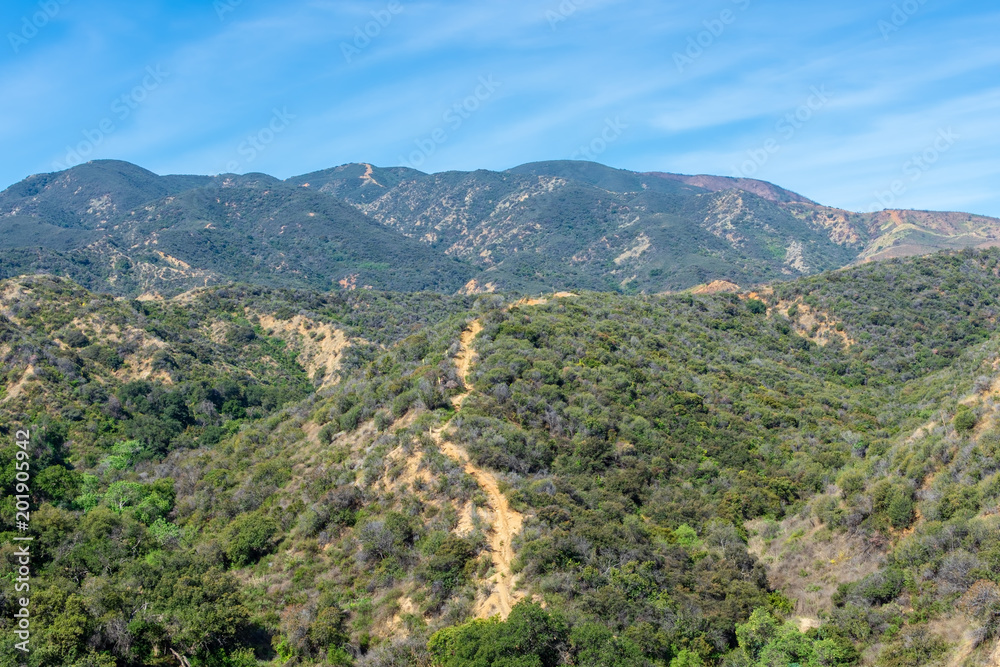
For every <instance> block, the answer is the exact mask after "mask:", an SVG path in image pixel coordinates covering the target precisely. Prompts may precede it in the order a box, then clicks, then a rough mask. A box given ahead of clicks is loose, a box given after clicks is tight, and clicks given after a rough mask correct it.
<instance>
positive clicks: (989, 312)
mask: <svg viewBox="0 0 1000 667" xmlns="http://www.w3.org/2000/svg"><path fill="white" fill-rule="evenodd" d="M237 192H238V193H241V194H240V196H245V197H250V196H251V195H250V194H247V193H249V192H255V190H253V188H247V189H245V190H243V191H239V190H238V191H237ZM229 201H234V202H242V201H243V200H240V199H238V198H236V197H232V198H231V199H229ZM211 203H212V202H211V201H210V200H203V201H202V202H200V203H199V205H201V206H211ZM216 204H218V202H216ZM243 205H244V204H243V203H239V204H238V206H243ZM166 210H168V209H164V211H166ZM183 210H185V211H186V210H192V207H190V206H184V207H183ZM147 222H148V221H147ZM174 227H176V224H172V225H171V228H174ZM161 242H163V241H161ZM998 274H1000V251H997V250H990V251H984V252H972V251H963V252H959V253H945V254H939V255H934V256H930V257H926V258H920V259H908V260H891V261H888V262H882V263H874V264H866V265H863V266H859V267H855V268H850V269H846V270H842V271H837V272H832V273H824V274H821V275H817V276H814V277H809V278H804V279H799V280H793V281H790V282H785V283H780V284H777V285H774V286H773V287H771V288H766V289H760V290H758V291H757V292H756V293H754V294H749V293H743V294H714V295H713V294H708V295H695V294H691V293H679V294H674V295H663V296H644V295H621V294H607V293H596V292H583V291H581V292H577V293H574V294H570V293H563V294H558V295H550V296H545V297H540V298H536V299H524V298H522V297H520V296H516V295H509V294H493V295H480V296H459V297H456V296H443V295H440V294H433V293H399V292H382V291H378V290H361V289H359V290H356V291H334V292H313V291H307V290H288V289H275V288H268V287H261V286H223V287H213V288H207V289H202V290H197V291H194V292H189V293H186V294H184V295H182V296H181V297H179V298H175V299H169V300H164V301H143V302H139V301H131V300H124V299H115V298H112V297H110V296H102V295H100V294H96V293H93V292H88V291H86V290H84V289H82V288H80V287H79V286H77V285H75V284H74V283H72V282H70V281H68V280H65V279H62V278H54V277H49V276H37V277H22V278H16V279H11V280H7V281H4V282H2V283H0V357H2V358H3V369H4V378H3V383H2V393H0V415H2V419H0V425H2V429H3V431H4V435H5V444H4V457H3V461H5V462H7V463H5V467H4V468H3V475H4V476H3V480H2V484H3V485H4V501H3V502H4V503H5V507H6V510H5V511H6V512H7V515H10V516H13V513H14V500H15V499H14V493H15V487H14V484H15V481H16V480H15V476H14V475H15V468H14V461H15V460H16V459H15V450H16V449H17V445H16V444H15V439H14V437H13V436H14V432H15V431H16V430H17V429H20V428H23V427H30V428H31V429H32V439H31V441H32V445H31V466H32V482H31V485H32V499H31V502H32V505H33V511H32V514H31V522H30V535H31V536H33V537H34V538H35V542H34V544H33V550H34V553H35V554H36V555H35V558H36V560H35V561H34V562H33V566H32V567H33V568H34V569H33V579H32V614H33V616H32V618H33V621H32V623H33V625H32V627H33V631H34V633H35V634H33V637H32V641H33V642H34V643H33V647H34V650H33V653H32V654H31V656H30V660H29V661H28V664H30V665H32V666H33V667H35V666H41V665H46V666H47V665H80V666H82V665H121V666H125V665H129V666H131V665H153V666H158V665H176V664H178V663H182V664H183V663H184V661H188V663H189V664H191V665H240V666H245V665H255V664H259V662H258V661H263V662H264V664H274V665H278V664H300V665H358V666H390V665H448V666H451V665H560V664H574V665H595V666H596V665H626V666H627V665H669V666H671V667H678V666H685V665H728V666H735V665H753V666H756V665H788V664H800V665H879V666H883V667H890V666H891V667H896V666H903V665H914V666H916V665H932V664H949V663H950V664H966V665H987V664H992V663H991V660H993V658H992V657H991V655H992V654H993V653H994V649H995V648H996V645H997V628H998V627H1000V624H998V622H997V619H998V618H1000V612H998V611H997V610H998V609H1000V586H998V584H1000V559H998V558H997V554H998V553H1000V537H998V535H1000V533H998V532H997V530H996V527H997V526H996V521H997V519H996V516H997V511H998V507H1000V504H998V498H1000V484H998V479H1000V478H998V473H1000V464H998V463H997V460H998V459H997V447H996V444H997V442H1000V436H998V434H1000V425H998V423H997V421H996V413H995V401H996V396H997V391H1000V384H998V383H997V381H996V378H997V376H998V370H997V369H998V368H1000V361H998V360H1000V344H998V342H997V341H998V339H997V326H998V325H997V319H996V316H997V313H998V312H1000V278H998ZM7 530H8V531H10V530H11V528H10V527H9V524H8V528H7ZM12 536H13V534H12V533H10V532H8V533H7V534H5V535H4V538H5V539H4V540H3V544H5V545H8V546H4V547H2V548H0V552H2V557H3V559H4V560H5V561H6V563H7V565H6V566H5V567H6V570H7V571H13V570H12V569H13V567H14V564H15V562H16V557H15V556H14V547H13V546H9V545H11V544H12V542H11V540H10V539H9V538H11V537H12ZM13 586H14V581H12V579H11V578H10V577H8V578H4V579H3V580H2V583H0V592H2V596H0V604H2V605H3V606H4V614H3V615H2V617H3V619H5V620H4V621H3V623H5V624H7V626H6V627H5V628H4V639H3V644H2V645H0V664H11V665H15V664H20V663H21V662H22V661H21V658H20V656H17V655H16V654H15V653H14V649H13V646H12V639H11V637H12V635H11V633H10V622H11V621H10V618H11V617H12V614H13V611H14V608H15V607H14V604H15V603H14V599H15V598H16V594H15V592H14V589H13Z"/></svg>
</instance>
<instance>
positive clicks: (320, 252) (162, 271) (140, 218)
mask: <svg viewBox="0 0 1000 667" xmlns="http://www.w3.org/2000/svg"><path fill="white" fill-rule="evenodd" d="M36 181H37V182H36ZM193 185H194V186H197V187H192V186H193ZM74 188H75V189H74ZM166 192H172V194H169V195H168V196H163V194H164V193H166ZM31 193H34V194H32V195H31V198H30V203H27V204H26V203H24V201H25V200H24V199H23V197H26V196H27V195H29V194H31ZM73 193H77V194H73ZM100 193H104V194H100ZM18 195H20V196H22V199H19V200H17V201H16V202H15V203H11V202H13V201H14V200H15V199H16V196H18ZM3 196H4V197H5V198H6V199H7V200H9V201H8V205H9V206H12V207H13V208H11V209H10V210H11V211H13V212H16V215H13V216H8V217H5V218H0V240H2V241H3V243H4V246H3V247H4V256H3V262H2V264H0V275H2V276H4V277H12V276H16V275H19V274H20V273H28V272H36V271H46V272H50V273H58V274H63V275H67V276H69V277H71V278H73V279H75V280H78V281H79V282H81V283H82V284H84V285H86V286H88V287H91V288H94V289H102V288H104V289H106V288H108V287H110V289H111V291H112V292H114V293H116V294H127V295H131V296H137V295H139V294H143V293H162V294H167V295H170V294H177V293H179V292H182V291H185V290H188V289H191V288H194V287H204V286H207V285H211V284H218V283H223V282H230V281H234V280H240V281H246V282H251V283H257V284H263V285H273V286H285V287H313V288H319V289H335V288H337V287H338V286H341V287H343V288H345V289H354V288H363V287H369V288H373V287H374V288H381V289H388V288H391V287H395V288H397V289H404V290H414V291H416V290H426V289H433V290H439V291H443V292H454V291H456V290H458V289H459V288H460V287H461V286H462V285H463V284H464V283H465V282H467V281H468V280H469V278H470V277H471V275H472V269H471V267H467V266H465V265H463V263H462V262H461V261H459V260H455V259H449V258H447V257H444V256H443V255H441V254H440V253H437V252H435V251H434V250H433V249H430V248H427V247H426V246H424V245H422V244H420V243H418V242H416V241H412V240H410V239H407V238H405V237H404V236H401V235H398V234H395V233H393V232H392V231H391V230H388V229H386V228H385V227H384V226H382V225H379V224H377V223H374V222H373V221H371V220H369V219H368V218H366V217H365V216H363V215H361V214H360V213H359V212H358V211H356V210H355V209H354V208H353V207H351V206H349V205H347V204H345V203H343V202H341V201H338V200H335V199H333V198H331V197H328V196H324V195H321V194H318V193H316V192H313V191H311V190H309V189H307V188H299V187H294V186H291V185H288V184H285V183H283V182H281V181H278V180H277V179H274V178H272V177H270V176H266V175H263V174H249V175H246V176H220V177H213V178H209V177H205V178H204V179H198V178H195V177H191V178H188V177H163V178H161V177H157V176H155V175H153V174H151V173H149V172H145V171H143V170H138V168H134V167H132V166H131V165H124V163H92V164H88V165H84V166H82V167H78V168H75V169H72V170H69V171H67V172H64V173H63V174H61V175H57V176H56V177H52V178H50V177H36V178H34V179H29V181H26V182H25V183H24V184H21V185H20V186H15V188H11V189H10V190H8V191H7V192H6V193H4V195H3ZM95 202H97V203H95ZM83 206H90V208H88V209H85V210H83V209H82V208H81V207H83ZM28 214H37V216H38V217H31V216H29V215H28ZM45 216H48V217H45ZM95 217H98V218H100V219H99V220H94V218H95ZM48 219H52V220H55V221H57V222H58V223H59V226H56V225H54V224H50V223H49V222H46V221H45V220H48ZM63 227H66V228H65V229H64V228H63ZM70 227H72V228H73V229H70ZM82 227H85V228H86V229H79V228H82Z"/></svg>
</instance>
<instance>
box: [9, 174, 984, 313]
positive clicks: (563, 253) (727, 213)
mask: <svg viewBox="0 0 1000 667" xmlns="http://www.w3.org/2000/svg"><path fill="white" fill-rule="evenodd" d="M997 244H1000V221H998V220H995V219H992V218H986V217H982V216H973V215H969V214H963V213H933V212H926V211H884V212H881V213H877V214H872V213H852V212H849V211H842V210H839V209H833V208H828V207H824V206H821V205H819V204H817V203H815V202H812V201H810V200H809V199H807V198H805V197H803V196H801V195H798V194H796V193H793V192H790V191H788V190H784V189H782V188H780V187H778V186H775V185H772V184H770V183H764V182H761V181H754V180H750V179H731V178H723V177H716V176H682V175H677V174H662V173H638V172H632V171H627V170H622V169H613V168H610V167H606V166H603V165H600V164H595V163H590V162H573V161H550V162H538V163H532V164H527V165H522V166H520V167H516V168H514V169H510V170H508V171H503V172H494V171H487V170H477V171H472V172H446V173H440V174H425V173H422V172H419V171H416V170H414V169H408V168H403V167H393V168H380V167H375V166H373V165H370V164H347V165H342V166H340V167H335V168H332V169H326V170H323V171H319V172H314V173H310V174H306V175H304V176H298V177H294V178H290V179H288V180H286V181H281V180H279V179H276V178H274V177H272V176H268V175H266V174H246V175H236V174H222V175H219V176H157V175H156V174H153V173H152V172H149V171H147V170H145V169H142V168H140V167H137V166H135V165H131V164H128V163H125V162H116V161H107V160H106V161H96V162H89V163H86V164H83V165H80V166H77V167H74V168H72V169H69V170H67V171H64V172H59V173H55V174H42V175H37V176H32V177H30V178H28V179H26V180H24V181H22V182H21V183H18V184H16V185H14V186H11V187H10V188H8V189H7V190H5V191H4V192H2V193H0V278H12V277H15V276H18V275H22V274H34V273H47V274H52V275H60V276H64V277H67V278H70V279H72V280H74V281H76V282H78V283H79V284H81V285H83V286H85V287H87V288H88V289H93V290H96V291H102V292H108V293H111V294H116V295H118V296H128V297H132V298H135V297H139V296H145V297H157V296H167V297H169V296H174V295H177V294H180V293H183V292H185V291H188V290H191V289H194V288H199V287H206V286H211V285H223V284H228V283H231V282H233V281H241V282H249V283H253V284H258V285H266V286H269V287H276V288H310V289H319V290H330V289H364V288H371V289H382V290H399V291H420V290H433V291H436V292H440V293H444V294H454V293H457V292H462V293H484V292H504V291H517V292H521V293H537V292H556V291H562V290H593V291H601V292H617V293H622V294H658V293H662V292H666V291H670V292H674V291H680V290H684V289H688V288H691V287H695V286H696V285H699V284H706V283H711V282H713V281H718V280H723V281H728V282H732V283H736V284H738V285H740V286H742V287H744V288H750V287H752V286H755V285H761V284H765V283H773V282H777V281H783V280H793V279H795V278H798V277H802V276H808V275H815V274H817V273H821V272H823V271H828V270H831V269H837V268H842V267H844V266H849V265H852V264H855V263H857V262H859V261H866V260H871V259H886V258H891V257H902V256H909V255H921V254H928V253H933V252H936V251H939V250H961V249H963V248H983V247H991V246H994V245H997Z"/></svg>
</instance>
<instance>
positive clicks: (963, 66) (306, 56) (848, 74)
mask: <svg viewBox="0 0 1000 667" xmlns="http://www.w3.org/2000/svg"><path fill="white" fill-rule="evenodd" d="M0 26H2V28H3V32H4V35H5V37H4V43H3V44H2V45H0V89H2V90H3V91H4V93H5V98H6V100H5V103H4V104H3V105H2V106H0V120H2V121H3V122H0V146H2V147H3V149H4V157H5V159H4V160H3V162H2V166H0V186H6V185H9V184H11V183H14V182H16V181H18V180H20V179H22V178H24V177H25V176H27V175H29V174H32V173H40V172H49V171H55V170H57V169H58V168H60V167H61V166H64V165H69V164H73V163H75V162H76V161H78V160H86V159H94V158H117V159H123V160H128V161H131V162H135V163H137V164H139V165H142V166H144V167H146V168H148V169H151V170H153V171H155V172H157V173H221V172H226V171H236V172H250V171H263V172H266V173H270V174H273V175H275V176H280V177H288V176H291V175H295V174H301V173H306V172H309V171H313V170H317V169H323V168H327V167H331V166H336V165H340V164H343V163H346V162H372V163H374V164H377V165H380V166H392V165H398V164H408V165H410V166H415V167H418V168H420V169H422V170H423V171H444V170H449V169H462V170H467V169H476V168H487V169H505V168H509V167H513V166H515V165H518V164H521V163H524V162H530V161H534V160H548V159H569V158H592V159H594V160H596V161H599V162H603V163H605V164H609V165H612V166H616V167H622V168H627V169H634V170H638V171H654V170H655V171H671V172H680V173H709V174H722V175H745V176H752V177H755V178H761V179H764V180H769V181H772V182H775V183H777V184H779V185H782V186H784V187H787V188H790V189H792V190H795V191H797V192H800V193H802V194H804V195H806V196H808V197H810V198H812V199H815V200H817V201H819V202H821V203H824V204H828V205H834V206H841V207H844V208H849V209H852V210H871V209H873V208H876V207H877V208H882V207H885V206H889V207H899V208H920V209H937V210H945V209H947V210H962V211H969V212H974V213H982V214H988V215H994V216H1000V189H998V183H1000V76H998V74H1000V40H997V35H1000V7H998V6H997V5H996V4H995V3H994V2H985V1H984V2H973V1H968V0H966V1H950V2H949V1H946V0H904V1H888V0H864V1H861V0H841V1H840V2H836V3H834V2H823V3H804V2H801V1H793V0H771V1H765V0H707V1H704V2H697V3H694V2H664V1H663V0H657V1H652V0H650V1H645V0H639V1H631V2H629V1H626V0H552V1H546V0H532V1H530V2H528V1H522V0H502V1H499V0H486V1H484V2H440V1H438V2H434V1H430V2H428V1H417V0H413V1H409V0H373V1H371V2H348V1H343V2H328V1H323V0H311V1H300V0H286V1H283V2H264V1H262V0H242V1H240V0H217V1H214V2H213V0H200V1H197V2H194V1H191V2H188V1H183V0H181V1H178V0H172V1H171V2H165V1H159V2H158V1H156V0H152V1H144V2H102V1H101V0H94V1H92V2H84V1H83V0H42V1H41V2H39V1H37V0H36V1H35V2H22V1H20V0H8V1H7V2H5V3H3V8H2V9H0ZM894 189H895V192H893V190H894Z"/></svg>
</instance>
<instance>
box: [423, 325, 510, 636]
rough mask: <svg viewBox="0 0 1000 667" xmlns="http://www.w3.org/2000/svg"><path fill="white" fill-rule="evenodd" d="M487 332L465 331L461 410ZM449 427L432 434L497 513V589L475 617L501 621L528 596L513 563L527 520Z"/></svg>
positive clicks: (493, 541)
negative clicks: (478, 342) (478, 341)
mask: <svg viewBox="0 0 1000 667" xmlns="http://www.w3.org/2000/svg"><path fill="white" fill-rule="evenodd" d="M482 330H483V325H482V323H480V322H479V320H475V321H474V322H472V324H470V325H469V328H468V329H466V330H465V331H464V332H462V338H461V349H460V350H459V352H458V354H457V355H456V356H455V366H456V367H457V368H458V374H459V377H460V378H461V379H462V383H463V384H465V385H466V391H465V392H464V393H462V394H460V395H458V396H455V397H453V398H452V404H453V405H454V406H455V410H456V411H458V410H460V409H461V407H462V403H464V402H465V399H466V398H467V397H468V396H469V394H470V393H472V390H471V389H469V369H470V368H471V367H472V361H473V358H474V356H475V352H474V351H473V349H472V342H473V341H474V340H475V338H476V336H478V335H479V333H480V332H481V331H482ZM447 428H448V424H444V425H443V426H441V427H440V428H437V429H434V430H432V431H431V437H432V438H433V439H434V442H436V443H437V445H438V446H439V447H440V448H441V451H442V452H444V454H445V455H446V456H448V457H449V458H451V459H453V460H454V461H456V462H457V463H459V464H460V465H462V467H463V468H464V469H465V472H466V473H468V474H469V475H472V477H473V478H474V479H475V480H476V483H477V484H479V486H480V488H482V490H483V491H484V492H485V493H486V497H487V498H488V499H489V506H490V509H491V510H492V512H493V526H492V530H491V532H490V537H489V540H490V555H491V557H492V559H493V570H494V574H493V576H492V577H490V579H489V581H490V583H491V584H492V588H493V590H492V591H491V593H490V595H489V596H488V597H487V598H486V599H484V600H477V601H476V606H475V614H476V617H477V618H489V617H490V616H493V615H496V614H499V615H500V618H504V619H505V618H507V616H508V615H509V614H510V610H511V608H512V607H513V606H514V605H515V604H517V602H518V601H519V600H520V599H521V598H522V597H524V596H523V595H522V594H520V593H517V592H515V591H514V573H513V571H512V569H511V564H512V563H513V561H514V549H513V548H512V547H511V542H512V541H513V540H514V538H515V537H516V536H517V535H518V533H520V532H521V524H522V522H523V517H522V516H521V514H520V513H518V512H516V511H514V510H513V509H511V507H510V503H509V502H508V501H507V497H506V496H505V495H504V494H503V493H502V492H501V491H500V486H499V484H497V479H496V477H495V476H494V475H492V474H491V473H489V472H488V471H486V470H483V469H482V468H480V467H478V466H476V465H475V464H473V463H472V462H471V461H470V460H469V455H468V454H467V453H466V452H465V450H463V449H462V448H460V447H459V446H457V445H456V444H455V443H453V442H451V441H450V440H448V439H447V437H446V436H445V431H446V430H447Z"/></svg>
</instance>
